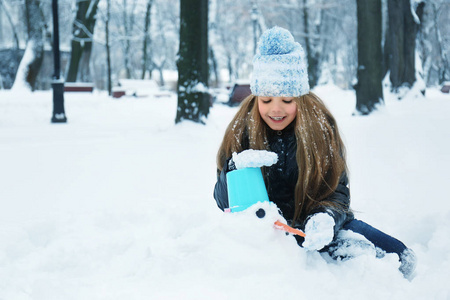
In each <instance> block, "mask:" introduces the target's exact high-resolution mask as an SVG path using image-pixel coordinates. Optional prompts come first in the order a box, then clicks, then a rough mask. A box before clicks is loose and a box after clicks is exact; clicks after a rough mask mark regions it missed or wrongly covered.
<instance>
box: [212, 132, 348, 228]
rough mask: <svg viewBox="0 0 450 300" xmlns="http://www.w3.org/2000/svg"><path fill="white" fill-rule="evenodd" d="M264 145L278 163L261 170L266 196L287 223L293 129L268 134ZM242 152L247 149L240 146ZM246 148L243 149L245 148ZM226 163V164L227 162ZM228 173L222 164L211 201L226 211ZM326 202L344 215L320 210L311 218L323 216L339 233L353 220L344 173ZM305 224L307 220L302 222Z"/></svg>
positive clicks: (294, 171)
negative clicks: (276, 155) (332, 203)
mask: <svg viewBox="0 0 450 300" xmlns="http://www.w3.org/2000/svg"><path fill="white" fill-rule="evenodd" d="M268 131H269V132H268V141H269V146H270V150H271V151H273V152H275V153H277V154H278V162H277V163H276V164H275V165H273V166H271V167H264V168H262V172H263V173H264V178H265V180H266V188H267V193H268V195H269V199H270V201H272V202H274V203H275V204H276V205H277V206H278V208H279V209H280V211H281V213H282V214H283V217H284V218H285V219H286V220H287V221H288V222H289V223H290V222H291V221H292V219H293V217H294V203H295V200H294V193H295V185H296V183H297V178H298V166H297V161H296V158H295V156H296V151H297V142H296V137H295V133H294V128H293V126H288V127H287V128H286V129H284V130H283V131H273V130H270V129H269V130H268ZM243 146H244V147H243V148H244V150H245V149H248V145H243ZM246 146H247V147H246ZM227 162H228V161H227ZM228 171H229V168H228V164H227V163H226V164H225V166H224V167H223V169H222V171H221V172H220V174H218V178H217V183H216V186H215V188H214V198H215V199H216V202H217V205H218V206H219V208H220V209H222V210H224V209H225V208H228V207H229V205H228V191H227V181H226V173H227V172H228ZM326 200H331V201H333V202H337V203H338V204H339V205H337V207H343V208H346V209H345V210H344V211H342V210H338V209H336V208H333V207H320V208H318V209H315V210H314V211H312V212H311V215H312V214H314V213H318V212H327V213H329V214H330V215H331V216H332V217H333V218H334V220H335V224H336V225H335V228H334V229H335V232H337V231H339V230H340V229H342V226H343V224H344V223H345V222H347V221H349V220H352V219H353V214H352V213H351V212H350V209H349V206H350V192H349V188H348V179H347V176H346V174H345V173H344V174H343V175H342V176H341V179H340V182H339V184H338V186H337V188H336V191H335V192H334V193H333V194H332V195H330V196H329V197H328V198H327V199H326ZM306 220H307V218H306ZM306 220H303V222H302V223H300V224H296V227H298V228H301V229H303V228H304V225H305V224H304V223H305V221H306Z"/></svg>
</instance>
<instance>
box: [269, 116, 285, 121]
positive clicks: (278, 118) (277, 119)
mask: <svg viewBox="0 0 450 300" xmlns="http://www.w3.org/2000/svg"><path fill="white" fill-rule="evenodd" d="M269 118H271V119H272V120H274V121H281V120H283V119H284V118H285V117H269Z"/></svg>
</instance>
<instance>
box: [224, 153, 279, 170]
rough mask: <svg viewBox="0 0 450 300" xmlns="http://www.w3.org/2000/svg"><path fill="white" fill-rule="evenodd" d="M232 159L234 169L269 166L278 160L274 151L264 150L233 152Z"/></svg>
mask: <svg viewBox="0 0 450 300" xmlns="http://www.w3.org/2000/svg"><path fill="white" fill-rule="evenodd" d="M232 161H233V162H234V164H235V166H236V169H238V170H239V169H244V168H261V167H263V166H266V167H270V166H271V165H273V164H275V163H276V162H277V161H278V155H277V154H276V153H275V152H270V151H266V150H253V149H248V150H244V151H242V152H241V153H236V152H235V153H233V157H232Z"/></svg>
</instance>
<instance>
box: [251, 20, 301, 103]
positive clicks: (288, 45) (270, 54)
mask: <svg viewBox="0 0 450 300" xmlns="http://www.w3.org/2000/svg"><path fill="white" fill-rule="evenodd" d="M250 89H251V91H252V94H253V95H255V96H272V97H298V96H302V95H305V94H308V93H309V82H308V70H307V66H306V60H305V52H304V51H303V48H302V46H300V44H299V43H296V42H295V41H294V37H293V36H292V34H291V33H290V32H289V31H288V30H286V29H284V28H281V27H273V28H271V29H269V30H266V31H264V32H263V34H262V35H261V37H260V39H259V42H258V51H257V53H256V55H255V57H254V58H253V74H252V78H251V83H250Z"/></svg>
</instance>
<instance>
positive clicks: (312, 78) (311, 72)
mask: <svg viewBox="0 0 450 300" xmlns="http://www.w3.org/2000/svg"><path fill="white" fill-rule="evenodd" d="M303 26H304V27H305V29H304V30H305V36H306V37H305V46H306V59H307V61H308V77H309V86H310V88H311V89H312V88H314V87H315V86H316V85H317V83H318V82H319V59H318V55H317V53H315V51H314V50H313V45H312V43H313V39H312V38H311V35H312V30H311V26H310V25H309V12H308V3H307V0H303Z"/></svg>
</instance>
